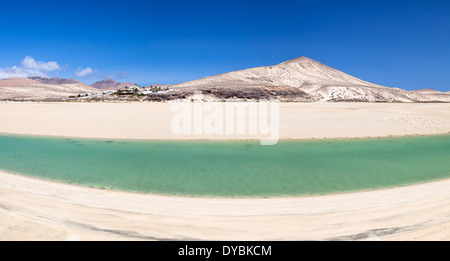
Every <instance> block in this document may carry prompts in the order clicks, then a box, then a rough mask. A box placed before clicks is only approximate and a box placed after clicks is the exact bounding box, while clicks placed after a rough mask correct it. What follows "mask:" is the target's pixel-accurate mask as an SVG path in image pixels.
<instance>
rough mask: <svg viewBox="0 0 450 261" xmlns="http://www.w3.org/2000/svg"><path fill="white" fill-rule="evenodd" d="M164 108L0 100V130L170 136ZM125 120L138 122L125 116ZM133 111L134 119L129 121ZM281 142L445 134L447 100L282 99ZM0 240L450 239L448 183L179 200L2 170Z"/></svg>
mask: <svg viewBox="0 0 450 261" xmlns="http://www.w3.org/2000/svg"><path fill="white" fill-rule="evenodd" d="M170 106H171V105H170V104H165V103H150V104H149V103H143V104H140V103H127V104H101V103H92V104H83V103H7V104H6V103H0V133H12V134H32V135H49V136H66V137H68V136H70V137H84V138H120V139H230V138H231V139H233V138H236V139H242V138H244V139H249V138H250V139H255V138H258V137H254V136H245V135H244V136H242V135H241V136H234V137H231V136H226V137H223V136H220V135H203V136H201V137H199V135H181V136H180V135H175V134H174V133H173V132H172V131H171V129H170V126H171V125H170V122H171V120H172V119H173V117H174V115H175V114H176V112H173V111H171V110H170ZM130 115H133V116H131V117H130ZM136 115H139V116H138V117H136ZM279 123H280V125H279V127H280V133H279V134H280V139H321V138H324V137H326V138H362V137H386V136H404V135H428V134H442V133H449V131H450V104H440V103H439V104H364V103H335V104H333V103H329V104H325V103H322V104H318V103H316V104H298V103H292V104H291V103H286V104H280V122H279ZM0 180H2V182H1V183H0V194H1V195H2V196H1V197H0V240H67V239H69V240H70V239H81V240H166V239H169V240H366V239H381V240H449V239H450V216H449V213H450V180H444V181H438V182H430V183H426V184H420V185H413V186H407V187H401V188H393V189H383V190H376V191H367V192H357V193H348V194H339V195H329V196H317V197H315V196H314V197H297V198H295V197H293V198H267V199H263V198H261V199H226V198H219V199H216V198H187V197H186V198H185V197H169V196H157V195H145V194H134V193H126V192H116V191H107V190H97V189H90V188H83V187H78V186H71V185H66V184H60V183H55V182H48V181H43V180H37V179H31V178H27V177H23V176H20V175H13V174H8V173H4V172H0Z"/></svg>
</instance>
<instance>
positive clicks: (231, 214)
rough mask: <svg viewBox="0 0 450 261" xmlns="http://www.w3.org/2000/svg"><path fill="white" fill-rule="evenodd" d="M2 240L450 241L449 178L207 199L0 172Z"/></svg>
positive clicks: (0, 234)
mask: <svg viewBox="0 0 450 261" xmlns="http://www.w3.org/2000/svg"><path fill="white" fill-rule="evenodd" d="M0 180H2V182H1V183H0V194H1V195H2V197H0V220H1V222H0V239H1V240H78V239H79V240H167V239H173V240H378V239H380V240H449V239H450V216H449V215H448V214H449V213H450V180H444V181H438V182H432V183H427V184H421V185H415V186H408V187H402V188H394V189H385V190H377V191H369V192H360V193H350V194H342V195H330V196H319V197H302V198H273V199H205V198H183V197H166V196H157V195H144V194H133V193H123V192H114V191H106V190H97V189H89V188H83V187H78V186H72V185H65V184H59V183H54V182H47V181H42V180H35V179H30V178H26V177H22V176H18V175H12V174H7V173H1V172H0Z"/></svg>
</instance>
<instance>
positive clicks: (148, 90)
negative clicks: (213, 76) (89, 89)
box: [69, 86, 173, 98]
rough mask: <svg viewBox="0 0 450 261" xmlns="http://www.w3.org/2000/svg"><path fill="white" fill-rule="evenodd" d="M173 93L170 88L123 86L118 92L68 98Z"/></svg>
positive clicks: (110, 91)
mask: <svg viewBox="0 0 450 261" xmlns="http://www.w3.org/2000/svg"><path fill="white" fill-rule="evenodd" d="M171 91H173V89H172V88H167V87H164V86H147V87H139V86H125V87H124V88H123V89H119V90H109V91H102V92H98V93H91V94H89V93H84V94H78V96H71V97H69V98H81V97H83V98H85V97H87V98H88V97H99V96H106V95H147V94H154V93H168V92H171Z"/></svg>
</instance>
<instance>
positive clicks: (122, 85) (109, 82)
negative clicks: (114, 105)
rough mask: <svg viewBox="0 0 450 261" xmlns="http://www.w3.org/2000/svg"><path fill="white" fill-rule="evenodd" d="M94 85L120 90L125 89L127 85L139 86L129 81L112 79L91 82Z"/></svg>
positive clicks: (102, 88)
mask: <svg viewBox="0 0 450 261" xmlns="http://www.w3.org/2000/svg"><path fill="white" fill-rule="evenodd" d="M91 86H92V87H94V88H96V89H100V90H119V89H124V88H125V87H134V86H136V87H139V85H137V84H136V83H128V82H122V83H121V82H117V81H114V80H111V79H106V80H102V81H98V82H95V83H93V84H91Z"/></svg>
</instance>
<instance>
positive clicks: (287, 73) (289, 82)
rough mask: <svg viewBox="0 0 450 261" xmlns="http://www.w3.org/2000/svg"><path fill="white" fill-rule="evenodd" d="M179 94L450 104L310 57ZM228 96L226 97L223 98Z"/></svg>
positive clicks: (192, 85)
mask: <svg viewBox="0 0 450 261" xmlns="http://www.w3.org/2000/svg"><path fill="white" fill-rule="evenodd" d="M171 87H172V88H174V90H176V91H202V92H203V93H204V94H207V95H211V96H212V97H216V98H251V99H258V98H264V99H267V98H268V99H278V100H281V101H310V102H311V101H314V102H316V101H362V102H432V101H439V102H450V95H448V94H447V93H442V92H438V91H434V90H433V92H430V91H427V92H423V91H422V92H421V91H405V90H402V89H399V88H390V87H385V86H381V85H378V84H374V83H370V82H367V81H363V80H361V79H358V78H356V77H353V76H351V75H348V74H346V73H344V72H341V71H339V70H336V69H333V68H331V67H329V66H326V65H324V64H322V63H320V62H317V61H314V60H312V59H309V58H307V57H299V58H296V59H293V60H289V61H286V62H283V63H280V64H278V65H273V66H264V67H257V68H250V69H246V70H241V71H234V72H229V73H224V74H220V75H216V76H211V77H206V78H203V79H199V80H194V81H190V82H185V83H181V84H175V85H172V86H171ZM223 94H225V95H223Z"/></svg>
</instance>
